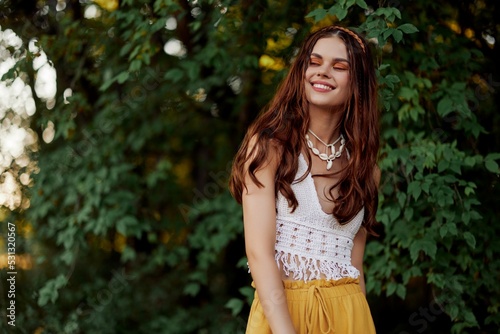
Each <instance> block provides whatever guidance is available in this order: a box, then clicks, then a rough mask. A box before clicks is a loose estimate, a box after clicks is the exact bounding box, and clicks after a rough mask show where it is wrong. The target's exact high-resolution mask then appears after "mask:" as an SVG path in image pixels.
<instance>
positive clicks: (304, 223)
mask: <svg viewBox="0 0 500 334" xmlns="http://www.w3.org/2000/svg"><path fill="white" fill-rule="evenodd" d="M306 170H307V162H306V160H305V158H304V157H303V156H302V154H300V156H299V167H298V171H297V174H296V179H298V178H300V177H301V176H302V175H304V173H305V172H306ZM291 187H292V190H293V192H294V193H295V196H296V197H297V201H298V203H299V205H298V207H297V209H296V210H295V211H294V212H293V213H291V208H289V207H288V201H287V200H286V198H285V197H284V196H283V195H282V194H281V193H279V194H278V197H277V199H276V209H277V216H276V244H275V251H276V253H275V258H276V263H277V264H278V267H280V268H281V269H282V270H283V271H284V273H285V274H286V275H287V276H290V277H293V279H294V280H303V281H309V280H313V279H327V280H338V279H341V278H347V277H350V278H358V276H359V271H358V269H356V268H355V267H354V266H353V265H352V263H351V250H352V247H353V239H354V236H355V235H356V233H357V232H358V230H359V228H360V226H361V223H362V221H363V216H364V208H362V209H361V210H360V211H359V212H358V214H357V215H356V216H355V217H354V218H353V219H352V220H351V221H350V222H349V223H347V224H344V225H340V224H339V223H338V221H337V220H336V219H335V218H334V217H333V215H332V214H327V213H325V212H324V211H323V209H322V207H321V204H320V202H319V199H318V195H317V192H316V187H315V186H314V180H313V178H312V176H311V174H310V173H309V174H308V175H307V177H306V178H305V179H304V180H303V181H301V182H298V183H293V184H292V186H291Z"/></svg>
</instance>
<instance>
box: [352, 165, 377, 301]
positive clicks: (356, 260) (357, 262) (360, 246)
mask: <svg viewBox="0 0 500 334" xmlns="http://www.w3.org/2000/svg"><path fill="white" fill-rule="evenodd" d="M380 174H381V173H380V169H379V168H378V166H375V169H374V170H373V179H374V180H375V184H376V185H377V188H378V186H379V184H380ZM367 234H368V233H367V231H366V229H365V228H364V227H361V228H360V229H359V231H358V233H356V236H355V237H354V240H353V246H352V252H351V261H352V265H353V266H354V267H355V268H356V269H358V270H359V286H360V287H361V290H362V291H363V293H364V294H365V295H366V287H365V275H364V271H363V258H364V257H365V246H366V237H367Z"/></svg>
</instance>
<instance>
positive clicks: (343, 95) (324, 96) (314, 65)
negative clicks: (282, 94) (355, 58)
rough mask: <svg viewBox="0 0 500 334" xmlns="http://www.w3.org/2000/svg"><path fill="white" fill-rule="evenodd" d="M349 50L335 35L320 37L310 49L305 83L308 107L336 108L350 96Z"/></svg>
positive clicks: (343, 103)
mask: <svg viewBox="0 0 500 334" xmlns="http://www.w3.org/2000/svg"><path fill="white" fill-rule="evenodd" d="M349 66H350V64H349V61H348V57H347V49H346V47H345V44H344V42H343V41H342V40H341V39H340V38H338V37H335V36H332V37H325V38H321V39H319V40H318V41H317V42H316V44H315V45H314V48H313V50H312V52H311V56H310V59H309V66H308V67H307V70H306V73H305V77H304V80H305V82H304V85H305V94H306V98H307V101H308V102H309V110H310V111H311V109H318V110H320V109H321V110H328V111H336V110H338V108H339V107H342V106H344V105H345V104H346V102H347V101H348V99H349V98H350V76H349Z"/></svg>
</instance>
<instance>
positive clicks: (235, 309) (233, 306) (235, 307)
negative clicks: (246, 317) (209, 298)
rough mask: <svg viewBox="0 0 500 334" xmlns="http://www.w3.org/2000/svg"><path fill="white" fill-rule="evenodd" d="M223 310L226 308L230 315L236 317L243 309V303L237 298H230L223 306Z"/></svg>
mask: <svg viewBox="0 0 500 334" xmlns="http://www.w3.org/2000/svg"><path fill="white" fill-rule="evenodd" d="M224 307H225V308H228V309H230V310H231V314H232V315H233V317H234V316H237V315H238V314H240V312H241V310H242V309H243V301H242V300H241V299H238V298H231V299H230V300H229V301H228V302H227V303H226V304H225V305H224Z"/></svg>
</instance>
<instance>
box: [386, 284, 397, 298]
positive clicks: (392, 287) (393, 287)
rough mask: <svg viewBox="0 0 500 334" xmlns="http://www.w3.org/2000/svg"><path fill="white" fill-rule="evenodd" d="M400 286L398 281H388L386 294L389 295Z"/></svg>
mask: <svg viewBox="0 0 500 334" xmlns="http://www.w3.org/2000/svg"><path fill="white" fill-rule="evenodd" d="M397 287H398V284H397V283H396V282H389V283H387V291H386V296H387V297H389V296H391V295H393V294H394V292H396V289H397Z"/></svg>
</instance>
